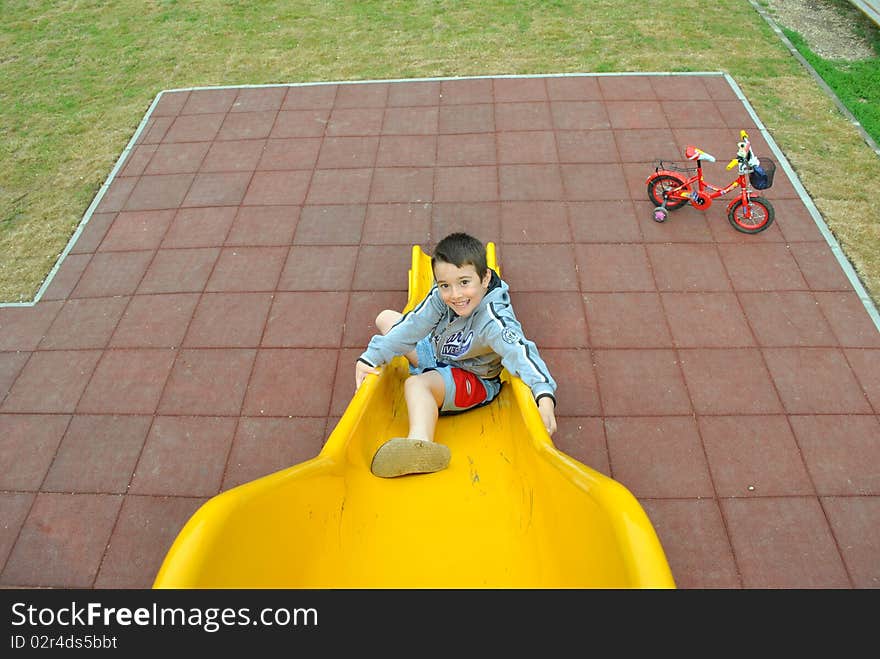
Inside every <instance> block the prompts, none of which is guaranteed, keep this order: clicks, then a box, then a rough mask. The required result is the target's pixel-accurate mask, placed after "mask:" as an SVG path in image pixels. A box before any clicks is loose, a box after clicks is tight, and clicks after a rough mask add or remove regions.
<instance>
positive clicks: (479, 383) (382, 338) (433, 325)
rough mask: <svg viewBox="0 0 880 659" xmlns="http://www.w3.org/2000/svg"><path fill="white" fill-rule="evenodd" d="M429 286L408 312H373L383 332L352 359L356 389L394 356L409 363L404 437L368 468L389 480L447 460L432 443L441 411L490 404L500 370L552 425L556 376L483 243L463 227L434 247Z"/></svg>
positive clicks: (551, 428)
mask: <svg viewBox="0 0 880 659" xmlns="http://www.w3.org/2000/svg"><path fill="white" fill-rule="evenodd" d="M431 268H432V270H433V272H434V281H435V284H434V286H433V287H432V288H431V291H430V292H429V293H428V295H427V296H426V297H425V299H423V300H422V301H421V302H420V303H419V304H418V305H416V307H415V308H414V309H413V310H412V311H410V312H408V313H407V314H401V313H400V312H398V311H394V310H392V309H386V310H384V311H382V312H381V313H380V314H379V315H378V317H377V318H376V327H377V328H378V330H379V331H380V332H381V333H380V334H377V335H375V336H374V337H373V338H372V339H370V343H369V345H368V346H367V349H366V350H365V351H364V352H363V354H361V356H360V357H359V358H358V360H357V363H356V365H355V386H356V387H360V385H361V383H362V382H363V381H364V379H365V378H366V376H367V375H369V374H371V373H372V374H377V373H378V372H379V371H378V367H379V366H381V365H383V364H387V363H388V362H389V361H391V359H392V358H394V357H396V356H398V355H406V358H407V359H408V360H409V362H410V377H408V378H407V380H406V382H405V383H404V396H405V398H406V405H407V411H408V413H409V433H408V435H407V436H406V437H397V438H394V439H391V440H389V441H387V442H385V443H384V444H382V446H380V447H379V450H378V451H376V454H375V456H374V457H373V462H372V465H371V470H372V472H373V473H374V474H375V475H376V476H380V477H383V478H393V477H395V476H402V475H405V474H414V473H430V472H434V471H439V470H441V469H445V468H446V467H447V466H448V464H449V459H450V453H449V448H448V447H447V446H446V445H444V444H440V443H437V442H435V441H434V431H435V430H436V428H437V420H438V417H439V415H440V414H455V413H458V412H463V411H465V410H469V409H473V408H475V407H480V406H482V405H487V404H489V403H490V402H491V401H492V400H493V399H494V398H495V397H496V396H497V395H498V392H499V391H500V390H501V379H500V375H501V370H502V368H506V369H507V370H508V371H509V372H510V373H511V374H512V375H515V376H518V377H520V378H521V379H522V380H523V382H525V384H526V385H528V386H529V388H530V389H531V391H532V395H533V396H534V397H535V403H536V405H537V406H538V412H539V414H540V416H541V419H542V421H543V422H544V427H545V428H546V429H547V432H548V433H550V434H551V435H552V434H553V433H554V432H555V431H556V417H555V409H556V397H555V394H556V382H555V380H554V379H553V377H552V376H551V375H550V371H549V369H548V368H547V365H546V364H545V363H544V360H543V359H542V358H541V356H540V354H539V353H538V349H537V347H536V346H535V344H534V342H532V341H530V340H529V339H527V338H526V337H525V335H524V334H523V331H522V326H521V325H520V323H519V321H518V320H517V318H516V315H515V314H514V312H513V307H512V306H511V302H510V294H509V288H508V286H507V284H506V283H505V282H504V281H503V280H502V279H501V278H500V277H499V276H498V275H497V274H496V273H495V272H494V271H493V270H491V269H490V268H489V267H488V265H487V263H486V248H485V246H484V245H483V243H481V242H480V241H479V240H477V239H476V238H474V237H473V236H470V235H468V234H465V233H452V234H450V235H448V236H446V237H445V238H444V239H443V240H441V241H440V242H439V243H437V247H436V248H435V250H434V255H433V257H432V258H431Z"/></svg>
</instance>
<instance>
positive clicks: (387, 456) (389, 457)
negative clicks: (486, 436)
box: [370, 437, 450, 478]
mask: <svg viewBox="0 0 880 659" xmlns="http://www.w3.org/2000/svg"><path fill="white" fill-rule="evenodd" d="M449 457H450V453H449V447H448V446H446V445H444V444H438V443H437V442H430V441H428V440H424V439H409V438H406V437H396V438H394V439H391V440H389V441H387V442H385V443H384V444H382V446H380V447H379V450H378V451H376V454H375V455H374V456H373V463H372V464H371V465H370V471H372V472H373V474H374V475H376V476H379V477H380V478H395V477H397V476H405V475H406V474H430V473H432V472H435V471H440V470H441V469H446V467H447V466H448V465H449Z"/></svg>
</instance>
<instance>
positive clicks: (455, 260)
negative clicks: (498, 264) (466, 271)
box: [431, 233, 489, 279]
mask: <svg viewBox="0 0 880 659" xmlns="http://www.w3.org/2000/svg"><path fill="white" fill-rule="evenodd" d="M438 261H440V262H441V263H451V264H452V265H454V266H455V267H457V268H461V267H464V266H466V265H472V266H474V270H476V271H477V276H478V277H479V278H480V279H482V278H483V277H485V276H486V271H487V270H488V269H489V266H488V264H487V263H486V246H485V245H483V243H481V242H480V241H479V240H477V239H476V238H474V237H473V236H471V235H468V234H466V233H450V234H449V235H448V236H446V237H445V238H444V239H443V240H441V241H440V242H439V243H437V247H435V248H434V256H432V257H431V270H433V269H434V264H435V263H437V262H438Z"/></svg>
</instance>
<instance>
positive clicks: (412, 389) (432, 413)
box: [403, 371, 446, 442]
mask: <svg viewBox="0 0 880 659" xmlns="http://www.w3.org/2000/svg"><path fill="white" fill-rule="evenodd" d="M403 392H404V395H405V396H406V409H407V412H408V413H409V437H410V439H427V440H428V441H432V442H433V441H434V431H435V430H436V429H437V417H438V416H439V415H440V407H441V406H442V405H443V399H444V397H445V396H446V385H445V383H444V382H443V376H442V375H440V374H439V373H438V372H437V371H426V372H424V373H422V374H420V375H411V376H410V377H408V378H407V379H406V382H404V383H403Z"/></svg>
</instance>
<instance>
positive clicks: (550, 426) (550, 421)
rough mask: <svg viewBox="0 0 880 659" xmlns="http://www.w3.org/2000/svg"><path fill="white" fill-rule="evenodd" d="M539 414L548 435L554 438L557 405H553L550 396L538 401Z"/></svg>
mask: <svg viewBox="0 0 880 659" xmlns="http://www.w3.org/2000/svg"><path fill="white" fill-rule="evenodd" d="M538 413H539V414H540V415H541V420H542V421H543V422H544V428H546V429H547V433H548V434H549V435H550V436H551V437H552V436H553V433H555V432H556V405H554V404H553V399H552V398H550V397H549V396H544V397H543V398H541V400H539V401H538Z"/></svg>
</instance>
